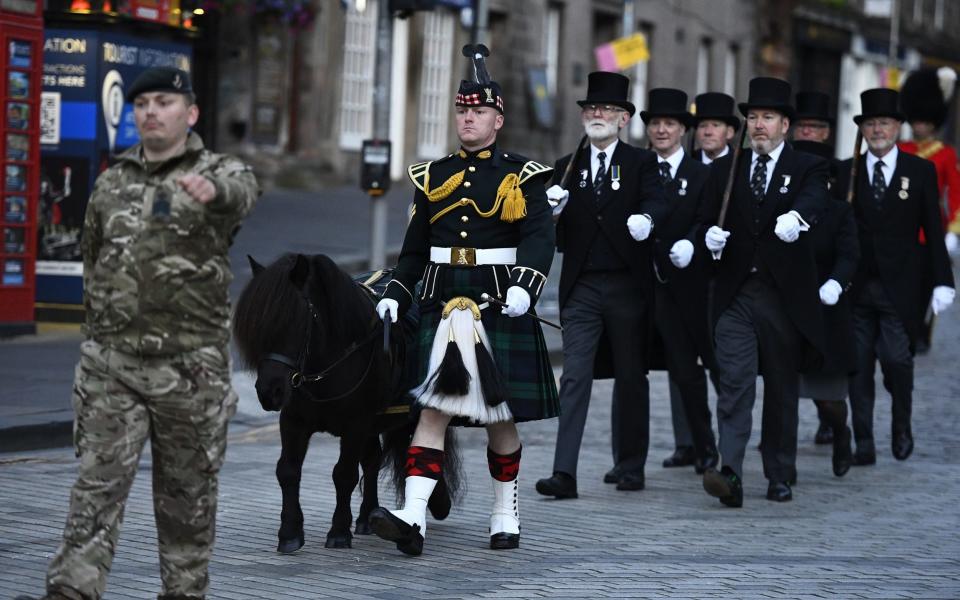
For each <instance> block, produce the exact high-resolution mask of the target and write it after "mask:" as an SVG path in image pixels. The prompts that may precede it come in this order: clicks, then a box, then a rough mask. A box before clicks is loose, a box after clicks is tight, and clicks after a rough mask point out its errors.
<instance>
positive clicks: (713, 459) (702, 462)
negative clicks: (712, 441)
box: [693, 448, 720, 475]
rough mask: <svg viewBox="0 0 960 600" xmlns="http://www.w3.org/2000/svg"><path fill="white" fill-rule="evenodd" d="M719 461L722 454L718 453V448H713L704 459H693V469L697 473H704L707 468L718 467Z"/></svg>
mask: <svg viewBox="0 0 960 600" xmlns="http://www.w3.org/2000/svg"><path fill="white" fill-rule="evenodd" d="M719 462H720V455H719V454H718V453H717V449H716V448H711V449H710V450H708V451H707V454H706V456H704V457H703V458H702V459H701V458H697V459H696V460H694V461H693V470H694V471H696V473H697V475H703V474H704V473H705V472H706V470H707V469H716V468H717V464H719Z"/></svg>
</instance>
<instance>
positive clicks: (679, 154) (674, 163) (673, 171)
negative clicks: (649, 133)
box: [657, 146, 683, 177]
mask: <svg viewBox="0 0 960 600" xmlns="http://www.w3.org/2000/svg"><path fill="white" fill-rule="evenodd" d="M682 161H683V146H680V147H679V148H677V151H676V152H674V153H673V154H671V155H670V156H668V157H666V158H662V157H661V156H660V155H659V154H658V155H657V165H658V166H659V165H660V163H662V162H665V163H667V164H669V165H670V177H676V176H677V169H679V168H680V163H681V162H682Z"/></svg>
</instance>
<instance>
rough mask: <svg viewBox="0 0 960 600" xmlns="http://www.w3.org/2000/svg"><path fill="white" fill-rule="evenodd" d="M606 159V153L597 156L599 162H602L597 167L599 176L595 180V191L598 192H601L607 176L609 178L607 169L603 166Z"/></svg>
mask: <svg viewBox="0 0 960 600" xmlns="http://www.w3.org/2000/svg"><path fill="white" fill-rule="evenodd" d="M606 158H607V153H606V152H601V153H600V154H598V155H597V160H598V161H599V162H600V164H599V165H598V166H597V174H596V176H594V178H593V189H595V190H596V191H598V192H599V191H600V188H601V187H602V186H603V180H604V179H606V176H607V167H606V166H605V165H604V164H603V161H604V160H606Z"/></svg>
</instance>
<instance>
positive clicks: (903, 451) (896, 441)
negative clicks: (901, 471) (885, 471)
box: [891, 431, 913, 460]
mask: <svg viewBox="0 0 960 600" xmlns="http://www.w3.org/2000/svg"><path fill="white" fill-rule="evenodd" d="M891 450H893V457H894V458H895V459H897V460H907V459H908V458H910V455H911V454H913V436H912V435H910V433H909V432H906V431H903V432H901V433H895V434H893V444H892V446H891Z"/></svg>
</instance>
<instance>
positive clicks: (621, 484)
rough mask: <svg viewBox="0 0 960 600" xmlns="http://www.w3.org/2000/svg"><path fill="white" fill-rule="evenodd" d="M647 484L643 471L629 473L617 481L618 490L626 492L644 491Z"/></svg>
mask: <svg viewBox="0 0 960 600" xmlns="http://www.w3.org/2000/svg"><path fill="white" fill-rule="evenodd" d="M645 483H646V482H645V480H644V477H643V471H627V472H626V473H624V474H623V475H621V476H620V479H619V480H618V481H617V489H618V490H621V491H625V492H630V491H636V490H642V489H643V486H644V484H645Z"/></svg>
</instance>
